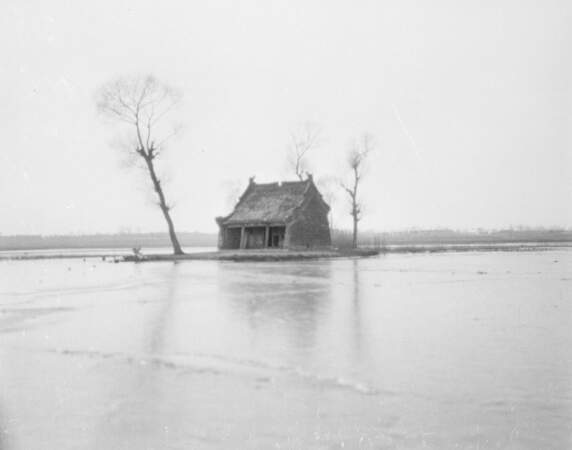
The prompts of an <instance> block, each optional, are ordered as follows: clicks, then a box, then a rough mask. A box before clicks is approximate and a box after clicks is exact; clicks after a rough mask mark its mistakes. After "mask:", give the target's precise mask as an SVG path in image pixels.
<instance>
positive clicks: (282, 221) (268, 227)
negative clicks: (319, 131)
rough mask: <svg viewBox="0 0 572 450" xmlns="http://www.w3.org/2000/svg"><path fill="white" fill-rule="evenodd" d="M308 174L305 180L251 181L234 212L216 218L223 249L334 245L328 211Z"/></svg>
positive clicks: (220, 243)
mask: <svg viewBox="0 0 572 450" xmlns="http://www.w3.org/2000/svg"><path fill="white" fill-rule="evenodd" d="M329 210H330V207H329V206H328V204H327V203H326V202H325V201H324V199H323V198H322V195H321V194H320V192H319V191H318V188H317V187H316V185H315V184H314V181H313V179H312V176H311V175H309V176H308V178H307V179H306V180H304V181H288V182H282V183H266V184H259V183H255V182H254V178H251V179H250V182H249V184H248V187H247V188H246V190H245V191H244V193H243V194H242V195H241V197H240V199H239V200H238V203H237V204H236V206H235V208H234V211H233V212H231V213H230V214H229V215H228V216H225V217H217V219H216V221H217V223H218V225H219V228H220V231H219V243H218V245H219V248H220V249H262V248H276V249H278V248H286V249H313V248H324V247H330V246H331V238H330V226H329V223H328V212H329Z"/></svg>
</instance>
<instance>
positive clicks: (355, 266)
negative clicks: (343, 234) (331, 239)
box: [350, 259, 362, 360]
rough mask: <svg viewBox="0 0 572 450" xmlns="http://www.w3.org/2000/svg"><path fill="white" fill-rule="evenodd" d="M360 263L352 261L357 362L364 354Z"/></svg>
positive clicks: (353, 323)
mask: <svg viewBox="0 0 572 450" xmlns="http://www.w3.org/2000/svg"><path fill="white" fill-rule="evenodd" d="M359 263H360V261H359V260H358V259H354V260H353V261H352V298H351V304H352V314H351V316H350V317H351V318H352V326H351V328H350V329H351V330H352V331H353V333H352V335H353V336H352V342H353V352H352V355H353V357H354V358H355V359H356V360H359V359H361V354H362V323H361V296H360V295H361V292H360V264H359Z"/></svg>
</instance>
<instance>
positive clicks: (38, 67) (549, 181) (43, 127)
mask: <svg viewBox="0 0 572 450" xmlns="http://www.w3.org/2000/svg"><path fill="white" fill-rule="evenodd" d="M0 54H1V55H2V56H3V60H2V64H1V65H0V86H2V87H1V88H0V89H1V90H0V92H1V93H2V94H1V99H2V105H1V106H0V124H1V129H2V144H3V145H2V147H3V149H2V150H1V151H0V163H1V167H2V175H1V176H0V233H2V234H16V233H44V234H51V233H68V232H74V233H75V232H114V231H119V230H126V229H131V230H134V231H149V230H163V229H165V226H164V223H163V218H162V216H161V214H160V212H159V210H158V209H157V208H156V207H155V206H154V204H153V201H154V198H153V196H152V195H153V194H152V192H151V189H150V186H149V181H148V179H147V178H146V177H145V176H144V174H142V173H139V172H138V171H137V170H130V169H126V168H124V167H122V164H121V161H122V157H121V155H120V154H118V151H117V150H116V149H114V148H112V147H111V146H110V145H109V144H110V141H111V138H112V136H113V129H112V128H110V127H109V125H108V124H106V123H105V122H103V121H102V120H101V118H99V117H98V116H97V114H96V111H95V106H94V92H95V90H96V88H97V87H98V86H99V85H100V84H102V83H103V82H105V81H107V80H109V79H112V78H114V77H116V76H119V75H128V74H146V73H152V74H154V75H156V76H157V77H158V78H160V79H161V80H163V81H165V82H168V83H169V84H171V85H173V86H177V87H179V88H181V89H182V90H183V92H184V95H185V103H184V105H183V107H182V108H181V110H180V111H179V112H178V117H177V118H178V120H180V121H181V122H183V123H184V125H185V133H184V135H183V136H182V137H181V138H180V139H178V140H177V141H175V142H173V143H172V145H171V146H170V149H169V152H168V153H167V157H166V159H165V169H166V170H167V172H168V178H169V183H168V184H167V193H168V195H169V197H170V198H171V199H173V201H174V203H175V204H176V209H175V210H174V211H173V216H174V219H175V225H176V227H177V229H179V230H188V231H191V230H201V231H215V230H216V224H215V222H214V217H215V216H217V215H223V214H226V213H228V212H229V210H230V207H231V204H230V203H229V194H230V193H231V192H232V190H233V188H235V187H236V186H237V184H238V185H242V186H244V185H246V183H247V181H248V177H249V176H251V175H256V177H257V178H256V179H257V181H261V182H262V181H274V180H276V179H292V175H291V174H289V173H288V171H287V170H286V168H285V159H286V157H285V152H286V144H287V140H288V131H289V129H291V128H292V127H294V126H295V125H296V124H297V123H300V122H303V121H307V120H310V121H314V122H318V123H319V124H321V126H322V129H323V134H324V138H325V142H324V143H323V145H322V146H321V147H320V148H319V149H318V150H316V151H315V152H314V153H313V154H311V155H310V162H311V164H312V166H313V173H314V177H315V178H321V177H326V176H328V177H330V176H341V175H343V174H344V163H345V160H344V152H345V150H346V148H347V145H348V141H349V140H350V139H351V138H352V137H354V136H356V135H358V134H359V133H361V132H363V131H369V132H370V133H372V134H374V135H375V136H376V138H377V141H378V143H379V146H378V149H377V150H376V153H375V154H374V155H373V156H372V158H371V160H370V163H371V164H370V167H369V170H368V174H367V178H366V179H365V180H364V185H363V192H364V198H365V203H366V215H365V217H364V219H363V222H362V227H363V228H370V229H371V228H373V229H380V230H389V229H399V228H406V227H420V228H426V227H434V226H447V227H452V228H476V227H489V228H492V227H503V226H510V225H519V224H520V225H531V226H536V225H544V226H552V225H558V226H572V207H571V206H570V205H571V204H572V203H571V200H572V158H571V156H570V155H571V150H572V2H570V1H569V0H562V1H557V0H554V1H551V0H547V1H544V0H543V1H540V0H535V1H532V0H495V1H493V0H491V1H487V0H484V1H483V0H480V1H459V0H435V1H408V0H405V1H404V0H395V1H381V0H376V1H356V0H354V1H348V2H338V1H316V0H289V1H283V2H279V1H269V0H260V1H254V0H248V1H231V0H228V1H220V0H217V1H213V0H210V1H203V2H198V1H193V2H189V1H180V2H172V1H166V0H163V1H161V2H157V1H141V0H138V1H136V2H135V1H130V2H127V1H118V0H112V1H109V0H105V1H103V0H98V1H97V2H78V1H73V0H68V1H58V0H52V1H49V2H46V1H25V0H4V1H3V2H2V6H0ZM332 207H333V208H334V212H335V225H336V226H343V225H345V226H349V223H350V222H349V216H347V206H346V204H345V202H344V199H343V197H342V193H341V192H340V197H339V199H337V200H336V201H334V202H333V204H332Z"/></svg>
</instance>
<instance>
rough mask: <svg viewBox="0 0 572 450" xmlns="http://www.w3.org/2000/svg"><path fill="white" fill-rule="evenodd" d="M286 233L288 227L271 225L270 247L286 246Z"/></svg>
mask: <svg viewBox="0 0 572 450" xmlns="http://www.w3.org/2000/svg"><path fill="white" fill-rule="evenodd" d="M285 235H286V227H270V229H269V232H268V243H267V245H268V247H270V248H282V247H284V236H285Z"/></svg>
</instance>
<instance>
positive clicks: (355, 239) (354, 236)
mask: <svg viewBox="0 0 572 450" xmlns="http://www.w3.org/2000/svg"><path fill="white" fill-rule="evenodd" d="M353 219H354V234H353V239H352V247H353V248H357V233H358V230H357V227H358V218H357V214H355V213H354V215H353Z"/></svg>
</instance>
